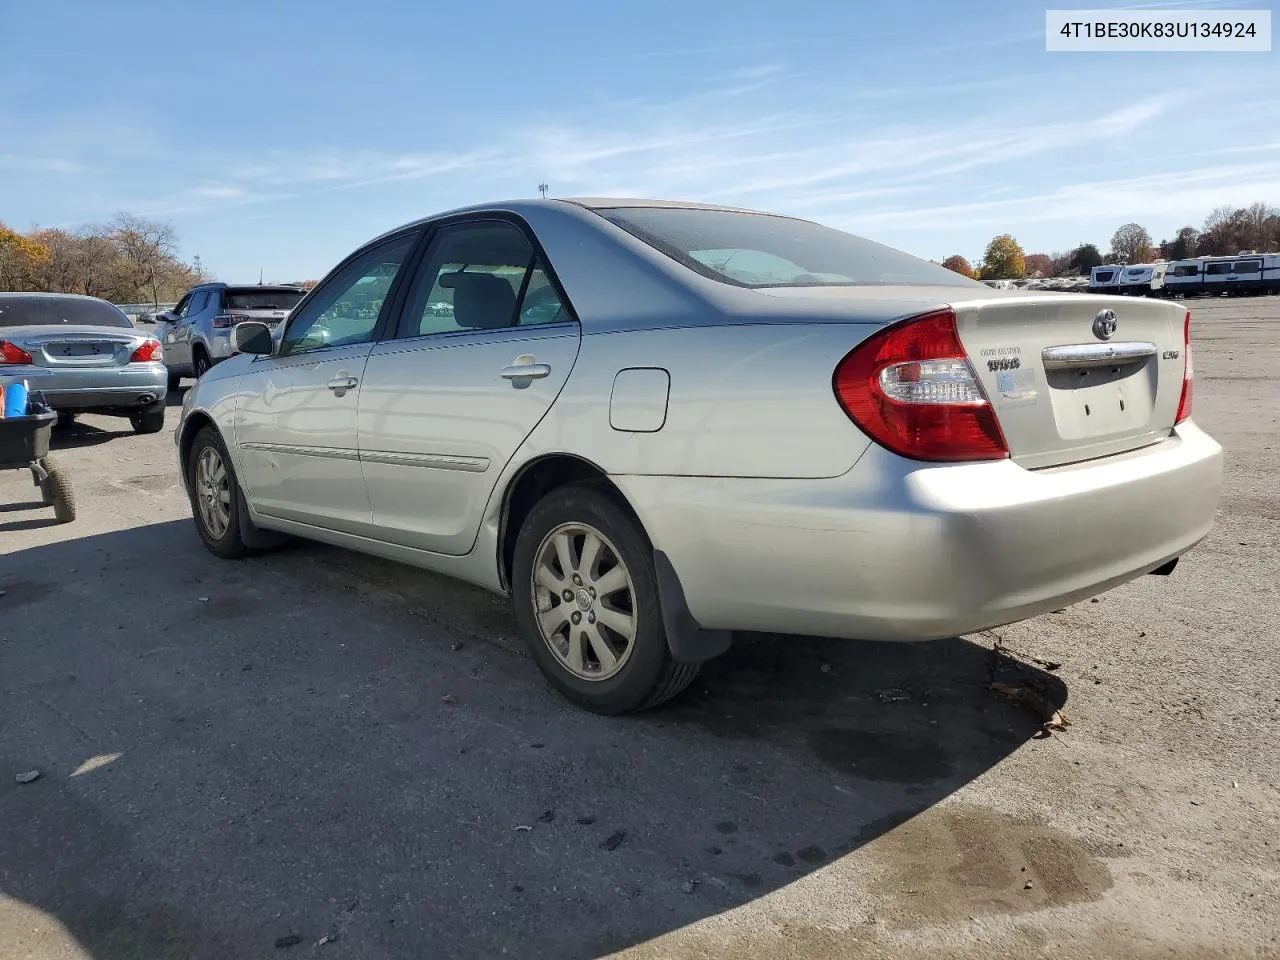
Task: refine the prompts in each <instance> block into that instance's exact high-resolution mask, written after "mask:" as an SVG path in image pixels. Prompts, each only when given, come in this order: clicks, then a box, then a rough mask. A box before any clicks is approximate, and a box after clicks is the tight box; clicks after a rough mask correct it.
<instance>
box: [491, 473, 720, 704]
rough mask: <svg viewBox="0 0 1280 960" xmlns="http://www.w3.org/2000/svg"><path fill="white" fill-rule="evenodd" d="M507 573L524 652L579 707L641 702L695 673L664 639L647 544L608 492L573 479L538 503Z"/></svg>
mask: <svg viewBox="0 0 1280 960" xmlns="http://www.w3.org/2000/svg"><path fill="white" fill-rule="evenodd" d="M512 580H513V584H512V586H513V590H512V592H513V594H514V599H515V604H516V616H517V618H518V619H519V621H520V626H521V631H522V633H523V634H524V640H525V644H526V645H527V646H528V648H529V652H530V653H531V654H532V656H533V659H534V661H535V662H536V663H537V664H538V668H539V669H540V670H541V671H542V673H543V675H544V676H545V677H546V678H547V680H549V681H550V682H551V684H552V686H554V687H555V688H556V689H557V690H559V691H560V692H561V693H562V694H564V696H565V697H567V698H568V699H570V700H572V701H573V702H575V703H577V704H579V705H580V706H583V707H586V708H587V709H588V710H593V711H595V712H596V713H603V714H620V713H628V712H631V711H635V710H643V709H647V708H649V707H653V706H657V705H658V704H660V703H663V702H664V701H666V700H669V699H671V698H672V697H674V696H675V695H676V694H678V693H680V691H682V690H683V689H684V688H685V687H687V686H688V685H689V684H690V683H691V682H692V681H693V678H694V677H695V676H696V675H697V673H698V667H699V665H698V664H686V663H678V662H676V661H675V660H674V659H673V658H672V656H671V651H670V649H669V647H668V646H667V636H666V630H665V628H664V626H663V622H662V610H661V607H660V605H659V600H658V585H657V577H656V575H655V574H654V568H653V547H652V546H651V545H650V543H649V539H648V537H646V536H645V533H644V531H643V529H642V528H641V527H640V524H639V523H638V522H637V521H636V520H635V518H634V517H632V516H631V514H630V513H629V512H628V511H627V510H625V509H624V508H623V507H622V505H620V504H619V503H618V502H617V501H616V500H615V498H614V497H612V496H611V495H610V494H609V493H607V492H605V491H603V490H601V489H598V488H597V487H594V486H591V485H583V484H573V485H570V486H566V487H561V488H559V489H558V490H554V491H552V492H551V493H550V494H548V495H547V496H546V497H545V498H544V499H543V500H542V501H540V502H539V503H538V504H537V505H536V506H535V507H534V508H533V510H532V511H531V512H530V514H529V516H528V518H527V519H526V520H525V522H524V525H523V526H522V527H521V529H520V533H519V535H518V537H517V539H516V548H515V557H514V562H513V564H512Z"/></svg>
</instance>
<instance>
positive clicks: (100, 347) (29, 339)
mask: <svg viewBox="0 0 1280 960" xmlns="http://www.w3.org/2000/svg"><path fill="white" fill-rule="evenodd" d="M0 336H2V337H3V338H4V339H6V340H9V341H11V342H12V343H14V344H16V345H17V346H19V347H21V348H22V349H23V350H25V351H26V352H27V353H29V354H30V355H31V360H32V363H33V365H34V366H37V367H49V368H52V369H58V370H80V369H87V368H94V367H122V366H127V365H128V363H129V357H130V356H131V355H132V354H133V351H134V350H135V349H136V348H137V346H138V343H139V342H140V338H139V337H138V335H137V334H135V333H131V332H129V331H128V330H125V329H124V328H120V329H119V330H116V329H114V328H110V327H90V326H77V325H72V324H65V325H60V326H56V327H55V326H37V327H25V328H23V327H19V328H11V329H9V330H0Z"/></svg>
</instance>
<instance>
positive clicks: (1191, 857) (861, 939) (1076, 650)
mask: <svg viewBox="0 0 1280 960" xmlns="http://www.w3.org/2000/svg"><path fill="white" fill-rule="evenodd" d="M1192 308H1193V316H1194V317H1195V325H1194V344H1195V364H1196V370H1197V376H1198V382H1197V395H1196V413H1195V416H1196V419H1197V421H1198V422H1199V423H1200V424H1201V425H1203V426H1204V427H1205V428H1207V429H1208V430H1209V431H1210V432H1211V433H1212V434H1213V435H1214V436H1216V437H1217V438H1218V439H1219V440H1220V441H1221V442H1222V443H1223V445H1224V446H1225V447H1226V448H1227V453H1228V467H1227V469H1228V474H1227V486H1226V495H1225V499H1224V502H1223V504H1222V509H1221V513H1220V516H1219V521H1218V524H1217V527H1216V529H1215V531H1214V533H1213V534H1212V536H1211V537H1210V538H1209V539H1208V540H1207V541H1205V542H1204V543H1203V544H1202V545H1201V546H1200V547H1198V548H1197V549H1196V550H1195V551H1194V552H1193V553H1191V554H1190V555H1188V556H1187V557H1185V558H1184V559H1183V561H1182V563H1181V564H1180V565H1179V567H1178V569H1177V570H1176V571H1175V572H1174V574H1173V575H1172V576H1171V577H1167V578H1164V577H1146V578H1143V579H1142V580H1140V581H1138V582H1135V583H1132V584H1129V585H1127V586H1125V587H1122V588H1120V589H1118V590H1116V591H1113V592H1112V593H1109V594H1106V595H1104V596H1102V597H1100V598H1098V599H1096V600H1094V601H1091V602H1085V603H1082V604H1078V605H1076V606H1074V607H1071V608H1069V609H1066V610H1064V611H1061V612H1059V613H1056V614H1052V615H1048V616H1045V617H1041V618H1039V619H1037V620H1033V621H1030V622H1027V623H1023V624H1020V625H1017V626H1014V627H1010V628H1007V629H1002V630H1000V631H997V633H998V636H997V635H996V634H989V635H982V636H973V637H967V638H961V639H956V640H952V641H947V642H940V643H931V644H925V645H919V646H913V645H896V646H895V645H878V644H859V643H839V642H826V641H818V640H807V639H786V638H774V637H764V636H749V637H740V638H738V640H737V642H736V643H735V646H734V648H733V650H732V652H731V653H730V654H729V655H728V656H726V657H724V658H723V659H722V660H720V661H717V662H715V663H714V664H712V665H711V666H710V667H708V668H707V669H706V671H705V673H704V675H703V678H702V680H701V681H700V682H698V683H697V684H695V686H694V688H693V689H692V690H691V691H690V692H689V694H687V695H686V696H684V697H683V698H681V700H680V701H678V702H677V703H675V704H673V705H671V706H670V707H669V708H666V709H662V710H659V711H656V712H654V713H652V714H649V715H646V716H643V717H640V718H630V719H615V720H609V719H603V718H599V717H595V716H591V715H588V714H585V713H582V712H580V711H577V710H575V709H573V708H571V707H569V706H567V705H565V704H564V703H563V702H562V701H561V700H559V699H558V698H557V697H556V696H555V695H553V694H552V693H551V692H550V691H549V690H548V688H547V687H546V686H545V685H544V684H543V682H542V681H541V679H540V677H539V676H538V675H537V673H536V671H535V669H534V667H533V665H532V663H531V662H530V661H529V660H528V658H527V657H526V656H525V655H524V653H523V651H522V650H521V648H520V645H519V643H518V642H517V641H516V640H515V639H514V632H515V631H514V626H513V622H512V618H511V617H510V615H509V613H508V612H507V609H506V607H505V605H504V603H503V602H502V601H501V600H500V599H498V598H494V597H490V596H488V595H486V594H482V593H480V592H478V591H475V590H473V589H471V588H468V587H464V586H460V585H457V584H454V583H452V582H449V581H445V580H442V579H439V578H436V577H432V576H430V575H427V574H423V573H421V572H418V571H414V570H410V569H407V568H403V567H398V566H395V565H393V564H389V563H383V562H380V561H375V560H370V559H367V558H363V557H359V556H356V555H352V554H348V553H343V552H341V551H338V550H335V549H330V548H327V547H321V546H315V545H305V544H304V545H298V546H294V547H292V548H288V549H285V550H282V551H280V552H277V553H274V554H271V555H267V556H262V557H257V558H253V559H250V560H246V561H242V562H238V563H227V562H222V561H218V560H216V559H215V558H213V557H212V556H210V555H209V554H208V553H206V552H205V550H204V549H203V548H202V547H201V546H200V544H199V542H198V540H197V538H196V535H195V532H194V530H193V528H192V524H191V520H190V514H189V509H188V506H187V504H186V502H185V500H184V498H183V495H182V493H181V490H180V488H179V486H178V484H177V480H176V473H175V465H174V458H173V453H172V450H173V448H172V442H171V436H170V431H171V428H172V424H173V423H176V420H177V416H176V414H177V410H176V409H173V410H172V411H171V413H172V414H173V416H172V418H171V424H170V428H169V429H168V430H166V432H165V433H163V434H161V435H159V436H153V437H135V436H133V435H132V434H131V433H129V432H128V429H127V425H126V424H124V423H123V422H122V421H113V420H109V419H105V418H92V417H86V418H83V420H82V423H81V424H80V425H78V426H77V427H76V428H75V429H74V430H73V431H72V432H70V433H69V434H66V435H64V436H63V437H62V438H61V439H60V440H59V446H60V447H61V448H62V449H61V450H60V452H59V456H60V457H61V459H62V460H63V462H64V463H65V464H66V465H67V467H68V468H69V469H70V471H71V473H72V475H73V477H74V483H75V486H76V488H77V490H78V492H79V500H80V519H78V520H77V521H76V522H75V523H73V524H71V525H67V526H57V525H53V524H52V519H51V511H49V510H46V509H42V508H40V507H39V505H38V504H34V503H32V502H31V501H32V500H33V499H34V497H33V493H34V491H33V488H32V487H31V485H30V481H29V478H28V477H27V476H26V475H24V474H21V473H0V591H3V593H2V594H0V957H2V958H4V960H18V958H38V960H55V958H56V960H62V958H85V957H91V958H94V960H126V958H127V960H139V958H146V960H158V958H170V957H172V958H179V957H182V958H186V957H197V958H254V957H287V956H313V955H314V956H318V957H326V958H335V960H336V958H360V960H370V958H400V957H404V958H409V957H431V958H453V957H458V958H462V957H484V958H492V957H498V956H512V957H563V958H572V960H579V958H581V960H586V958H594V957H600V956H607V955H611V954H614V953H619V954H620V955H621V956H625V957H629V958H635V960H639V958H646V960H648V958H690V960H692V958H701V957H707V956H713V957H724V958H734V960H739V958H741V960H748V958H750V960H757V958H766V957H767V958H797V960H798V958H806V960H835V958H847V957H906V958H911V957H921V958H923V957H929V958H935V957H939V956H947V957H950V956H958V957H974V958H978V957H981V958H993V957H1006V956H1007V957H1018V958H1029V957H1053V958H1077V957H1079V958H1114V957H1139V958H1156V957H1170V958H1173V957H1178V958H1182V957H1185V958H1193V957H1194V958H1216V957H1273V956H1280V940H1278V939H1277V938H1280V826H1278V825H1280V792H1278V786H1280V738H1277V736H1276V729H1277V722H1278V721H1280V688H1278V687H1277V685H1276V680H1275V678H1276V676H1277V675H1280V627H1278V626H1277V617H1278V616H1280V596H1278V594H1280V587H1278V585H1280V561H1278V560H1277V557H1278V556H1280V426H1278V422H1277V421H1278V418H1280V298H1268V299H1242V300H1230V301H1227V300H1220V301H1217V302H1214V303H1207V302H1194V303H1193V304H1192ZM171 402H174V403H176V402H178V401H177V398H176V396H175V397H172V398H171ZM997 640H1000V641H1001V642H1002V643H1003V645H1004V646H1005V647H1007V648H1008V651H1009V653H1008V655H1007V656H996V655H995V654H993V646H994V645H995V644H996V642H997ZM993 678H994V679H996V680H1005V681H1019V682H1028V681H1029V682H1031V683H1032V684H1034V685H1036V686H1038V687H1039V689H1040V691H1041V695H1042V696H1043V697H1044V698H1045V699H1046V700H1047V701H1048V702H1049V703H1050V704H1051V705H1056V706H1060V707H1061V710H1062V712H1063V713H1064V714H1065V715H1066V717H1067V718H1068V719H1069V721H1070V724H1071V725H1070V726H1069V727H1068V728H1067V729H1066V730H1065V731H1062V732H1058V733H1054V734H1052V735H1051V736H1047V737H1046V736H1043V735H1042V734H1041V732H1040V730H1039V723H1038V721H1037V719H1036V718H1035V717H1034V716H1033V715H1032V714H1031V712H1030V711H1028V710H1026V709H1024V708H1023V707H1020V706H1018V705H1016V704H1012V703H1009V702H1006V701H1005V700H1002V699H999V698H997V697H995V696H993V695H992V694H991V693H990V691H989V684H990V683H991V681H992V680H993ZM33 769H38V770H39V771H41V776H40V778H39V779H37V780H36V781H34V782H32V783H26V784H20V783H18V782H17V780H16V779H15V777H16V775H18V774H20V773H23V772H24V771H29V770H33Z"/></svg>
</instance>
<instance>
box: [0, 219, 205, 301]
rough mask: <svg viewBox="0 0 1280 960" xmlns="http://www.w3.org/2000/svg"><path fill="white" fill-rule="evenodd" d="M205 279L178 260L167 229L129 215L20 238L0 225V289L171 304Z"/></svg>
mask: <svg viewBox="0 0 1280 960" xmlns="http://www.w3.org/2000/svg"><path fill="white" fill-rule="evenodd" d="M209 279H211V278H210V277H209V276H208V275H207V274H205V272H204V270H203V269H202V268H201V266H200V262H199V258H198V257H197V258H196V262H195V263H191V264H189V263H185V262H184V261H183V260H182V259H180V258H179V256H178V238H177V236H176V234H175V233H174V230H173V227H172V226H171V225H170V224H167V223H156V222H153V221H151V220H146V219H144V218H142V217H138V216H134V215H133V214H129V213H120V214H117V215H116V216H115V217H113V218H112V219H111V220H110V221H108V222H107V223H103V224H95V225H92V226H88V227H84V228H81V229H78V230H61V229H57V228H45V229H35V230H31V231H29V232H27V233H25V234H23V233H18V232H17V231H15V230H11V229H9V228H8V227H6V226H5V225H4V223H3V222H0V290H9V291H23V292H25V291H38V292H49V293H81V294H85V295H86V296H90V297H101V298H102V299H104V300H109V301H111V302H112V303H152V304H161V303H172V302H174V301H176V300H177V299H178V298H179V297H181V296H182V294H183V293H185V292H186V290H187V289H188V288H189V287H191V286H193V285H194V284H197V283H202V282H204V281H206V280H209Z"/></svg>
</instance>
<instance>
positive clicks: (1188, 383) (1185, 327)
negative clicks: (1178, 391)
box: [1173, 310, 1196, 424]
mask: <svg viewBox="0 0 1280 960" xmlns="http://www.w3.org/2000/svg"><path fill="white" fill-rule="evenodd" d="M1182 358H1183V359H1182V397H1181V398H1180V399H1179V400H1178V416H1177V418H1176V419H1175V420H1174V421H1173V422H1174V423H1175V424H1178V423H1181V422H1182V421H1183V420H1185V419H1187V417H1189V416H1191V395H1192V394H1193V393H1194V392H1195V385H1196V378H1195V373H1194V371H1193V370H1192V369H1191V311H1190V310H1188V311H1187V318H1186V319H1185V320H1183V321H1182Z"/></svg>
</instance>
